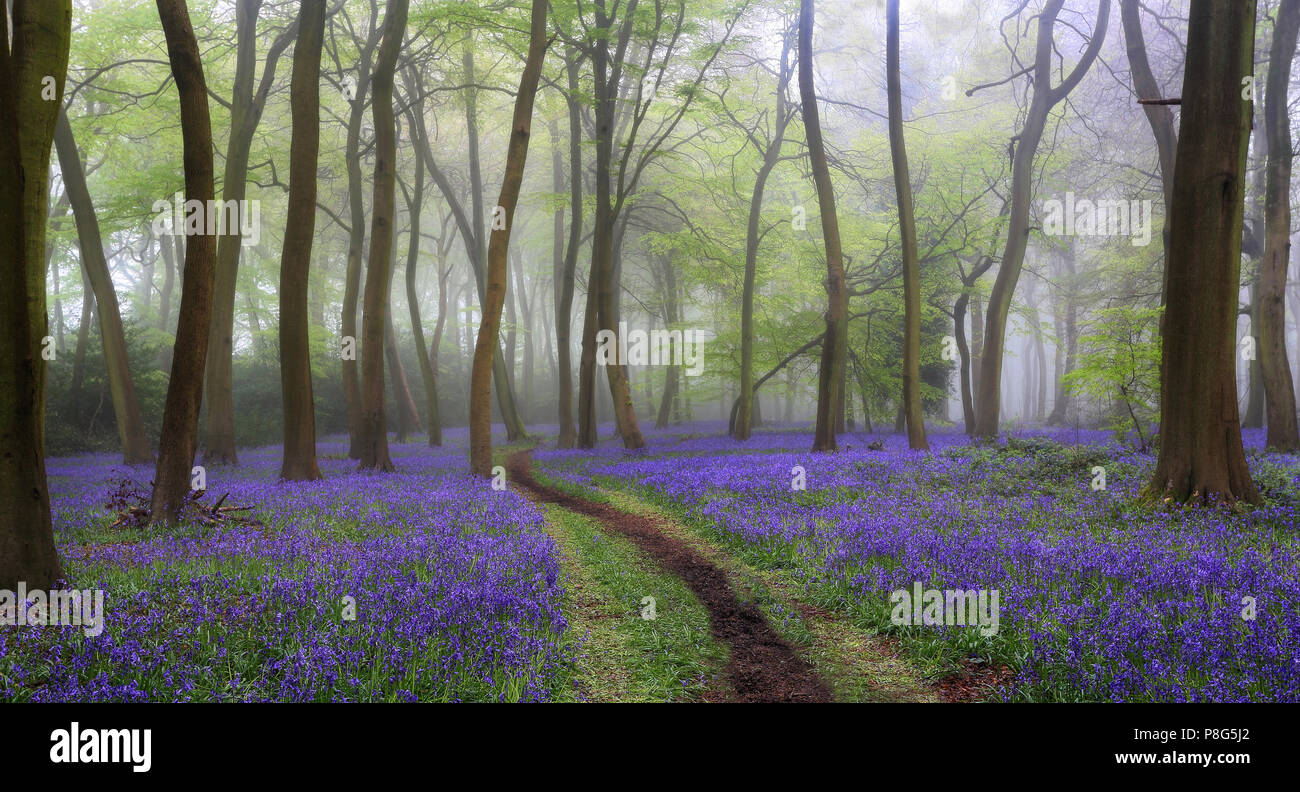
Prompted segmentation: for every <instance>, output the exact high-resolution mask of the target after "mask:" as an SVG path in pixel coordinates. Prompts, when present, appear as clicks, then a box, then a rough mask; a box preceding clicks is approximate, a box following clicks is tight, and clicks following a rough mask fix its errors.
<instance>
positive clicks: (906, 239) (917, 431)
mask: <svg viewBox="0 0 1300 792" xmlns="http://www.w3.org/2000/svg"><path fill="white" fill-rule="evenodd" d="M886 8H887V10H886V12H885V13H886V15H887V16H888V17H889V23H888V24H889V33H888V36H887V42H886V51H887V54H886V56H885V59H886V61H887V64H886V66H885V70H886V80H887V83H888V93H889V153H890V158H891V159H892V160H893V163H894V190H895V192H897V193H898V226H899V232H900V233H901V234H902V245H903V413H904V414H905V415H906V416H907V445H908V447H909V448H911V449H912V450H914V451H928V450H930V443H929V441H928V440H926V437H925V417H924V415H923V414H922V412H921V262H920V259H919V255H918V253H917V250H916V216H915V214H914V211H913V207H912V183H911V181H910V177H909V176H908V168H907V144H906V141H905V140H904V138H903V90H902V85H901V82H902V81H901V79H900V77H899V63H898V62H899V55H898V0H889V3H888V5H887V7H886Z"/></svg>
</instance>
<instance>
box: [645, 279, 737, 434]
mask: <svg viewBox="0 0 1300 792" xmlns="http://www.w3.org/2000/svg"><path fill="white" fill-rule="evenodd" d="M663 267H664V279H663V283H664V324H665V325H666V326H667V327H666V329H668V330H671V329H672V328H673V327H674V326H675V325H677V324H678V323H679V322H681V320H682V317H681V308H680V306H678V304H677V271H676V269H674V268H673V263H672V260H671V259H668V258H665V259H664V264H663ZM668 339H669V341H668V346H669V358H668V359H669V361H670V362H671V361H674V360H677V354H678V352H677V339H675V338H673V337H672V336H671V335H670V336H669V337H668ZM681 375H682V372H681V367H680V366H677V365H670V366H669V367H668V368H667V370H666V373H665V375H664V393H663V399H662V400H661V401H660V402H659V414H658V415H656V416H655V428H656V429H664V428H666V427H667V426H668V421H669V418H670V410H671V409H672V407H673V405H674V404H676V403H677V394H678V390H679V382H680V378H681ZM749 388H750V393H751V397H752V394H753V390H754V385H753V384H752V383H751V384H750V386H749Z"/></svg>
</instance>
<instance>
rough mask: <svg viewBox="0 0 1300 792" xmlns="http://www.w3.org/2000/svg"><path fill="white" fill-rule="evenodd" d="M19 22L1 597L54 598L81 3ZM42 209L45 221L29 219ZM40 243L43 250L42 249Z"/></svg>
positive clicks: (4, 346)
mask: <svg viewBox="0 0 1300 792" xmlns="http://www.w3.org/2000/svg"><path fill="white" fill-rule="evenodd" d="M13 18H14V30H13V48H12V50H11V49H10V41H9V36H10V30H9V17H8V15H7V14H4V13H0V217H4V218H7V219H6V221H5V222H3V223H0V246H3V249H4V250H6V251H8V252H9V255H8V256H7V257H6V259H5V261H6V264H5V265H4V274H5V276H6V277H7V278H8V281H9V286H10V288H7V289H4V290H3V292H4V293H3V296H0V322H3V332H0V589H8V590H9V591H13V590H16V589H17V588H18V584H19V583H20V582H22V583H25V584H26V585H27V586H29V587H31V588H33V589H42V590H45V589H50V588H53V586H54V584H55V582H56V581H58V580H59V579H60V578H62V577H63V570H62V568H61V567H60V565H59V555H58V550H57V549H56V547H55V543H54V529H53V524H52V520H51V517H50V498H49V490H48V489H47V488H46V481H45V457H44V453H43V449H42V437H41V424H40V421H41V413H42V411H41V406H40V405H41V376H42V359H41V355H40V351H39V350H40V346H41V337H42V336H43V335H44V328H45V325H44V321H45V313H44V310H45V308H44V306H45V268H44V267H43V266H42V263H43V261H44V253H45V235H44V228H45V212H46V210H47V208H48V206H49V194H48V186H49V182H48V179H47V178H46V176H45V174H47V173H48V170H49V154H50V141H51V139H52V136H53V133H54V121H55V118H54V112H55V111H57V109H58V108H59V107H60V106H61V105H62V102H63V82H64V78H65V76H66V75H67V59H68V45H69V41H70V40H71V36H72V8H71V2H70V0H64V1H63V2H53V1H51V2H46V3H20V4H19V5H18V7H17V8H15V9H14V11H13ZM46 75H51V76H53V77H54V80H55V86H56V94H57V96H56V99H55V100H54V101H52V102H44V101H43V100H41V97H40V94H41V90H42V85H41V80H42V78H43V77H45V76H46ZM47 119H48V123H47ZM42 132H46V133H48V134H47V135H46V137H45V145H44V152H45V160H44V161H40V159H39V157H38V156H37V155H38V154H39V153H40V152H39V146H38V148H37V150H35V151H32V150H28V149H25V148H24V146H25V143H26V142H33V143H39V139H38V138H39V137H40V135H41V134H42ZM38 203H39V206H40V212H39V214H37V213H35V212H33V211H29V210H31V209H32V208H33V207H35V206H36V205H37V204H38ZM33 236H35V237H37V238H38V239H39V245H33V244H32V237H33ZM33 290H36V291H35V292H34V291H33ZM37 309H39V310H40V314H39V315H37V314H34V313H33V311H35V310H37ZM37 331H39V333H40V334H39V335H38V334H37ZM20 607H21V606H20Z"/></svg>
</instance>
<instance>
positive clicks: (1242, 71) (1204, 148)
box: [1147, 0, 1259, 503]
mask: <svg viewBox="0 0 1300 792" xmlns="http://www.w3.org/2000/svg"><path fill="white" fill-rule="evenodd" d="M1254 45H1255V2H1254V0H1230V1H1229V0H1192V6H1191V11H1190V15H1189V22H1188V31H1187V66H1186V71H1185V74H1184V76H1183V104H1182V113H1181V128H1180V130H1179V139H1178V155H1177V156H1178V168H1177V170H1176V171H1175V172H1174V196H1173V205H1172V209H1171V211H1172V214H1171V217H1170V234H1169V239H1170V256H1169V266H1168V267H1166V268H1165V279H1164V280H1165V297H1166V301H1167V306H1166V312H1165V327H1164V335H1163V339H1162V343H1163V361H1164V365H1163V367H1162V370H1161V375H1160V456H1159V459H1158V460H1157V462H1156V470H1155V475H1154V476H1153V477H1152V479H1151V482H1150V483H1149V484H1148V485H1147V493H1148V494H1149V495H1151V496H1153V497H1155V498H1157V499H1160V500H1164V501H1175V502H1183V501H1200V502H1215V501H1218V502H1227V503H1234V502H1236V501H1247V502H1251V503H1255V502H1258V500H1259V493H1258V491H1257V490H1256V488H1255V483H1254V482H1253V481H1252V480H1251V477H1250V471H1249V469H1248V468H1247V467H1246V457H1245V453H1244V451H1243V449H1242V445H1241V428H1240V426H1239V424H1238V414H1237V388H1236V377H1235V370H1236V368H1235V358H1236V343H1235V342H1236V337H1235V328H1236V319H1237V294H1238V287H1239V279H1240V274H1241V273H1240V267H1241V263H1240V262H1241V227H1242V213H1243V201H1244V197H1245V179H1246V174H1245V165H1246V149H1247V143H1248V137H1249V135H1250V125H1251V116H1252V107H1251V105H1252V103H1251V101H1250V98H1249V96H1248V95H1247V96H1246V97H1245V98H1244V99H1243V96H1242V87H1241V86H1242V84H1243V83H1242V78H1244V77H1248V76H1250V75H1251V74H1252V73H1253V70H1254V63H1253V60H1254Z"/></svg>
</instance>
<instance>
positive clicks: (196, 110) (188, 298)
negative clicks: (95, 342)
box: [149, 0, 217, 524]
mask: <svg viewBox="0 0 1300 792" xmlns="http://www.w3.org/2000/svg"><path fill="white" fill-rule="evenodd" d="M157 4H158V16H159V17H160V18H161V19H162V27H163V32H164V34H166V37H167V57H168V60H170V61H171V69H172V76H173V78H174V79H175V81H176V89H177V91H178V92H179V94H180V107H181V138H182V140H183V141H184V162H185V198H186V203H189V202H190V201H200V202H201V203H202V205H203V206H204V207H206V206H208V202H209V201H212V200H213V198H214V195H215V187H214V186H213V167H212V120H211V116H210V115H209V113H208V89H207V84H206V82H205V81H204V77H203V62H202V61H201V60H200V59H199V44H198V41H197V40H195V38H194V28H193V27H192V26H191V24H190V13H189V9H188V8H186V5H185V0H157ZM216 253H217V240H216V237H214V236H210V235H208V234H206V233H200V234H196V235H194V236H192V237H190V238H189V240H188V241H187V243H186V245H185V281H184V285H183V286H182V288H181V309H180V319H179V321H178V322H177V324H176V344H175V346H174V347H173V352H172V369H171V378H170V380H169V381H168V383H167V401H166V403H165V405H164V407H163V421H162V432H161V437H160V440H159V448H158V465H157V469H156V470H155V472H154V485H153V496H152V506H151V508H150V515H149V516H150V521H151V522H153V523H154V524H158V523H175V522H176V520H177V518H178V516H179V514H180V510H181V506H182V505H183V504H184V502H185V499H186V497H187V496H188V495H189V492H190V469H191V467H192V466H193V464H194V452H195V450H196V446H197V443H198V429H199V404H200V402H201V401H202V400H203V367H204V363H205V362H206V358H207V351H208V332H209V330H210V327H211V325H210V323H211V321H212V278H213V267H214V263H215V259H216Z"/></svg>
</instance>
